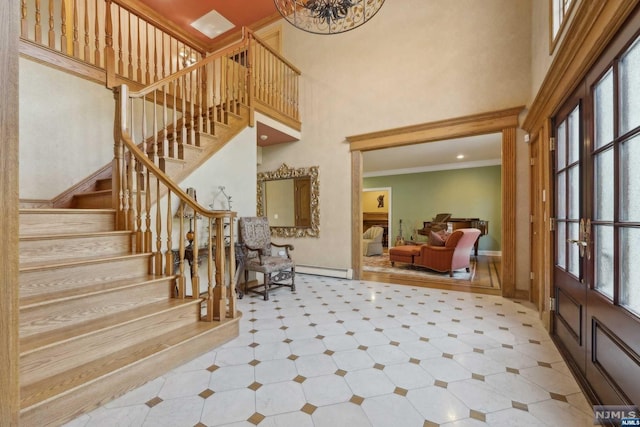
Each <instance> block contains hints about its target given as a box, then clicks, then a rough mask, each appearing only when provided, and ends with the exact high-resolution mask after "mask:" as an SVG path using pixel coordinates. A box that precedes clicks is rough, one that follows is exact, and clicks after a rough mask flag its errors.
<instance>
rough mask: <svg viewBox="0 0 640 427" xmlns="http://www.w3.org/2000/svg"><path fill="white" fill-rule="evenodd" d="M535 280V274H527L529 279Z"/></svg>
mask: <svg viewBox="0 0 640 427" xmlns="http://www.w3.org/2000/svg"><path fill="white" fill-rule="evenodd" d="M535 278H536V274H535V273H534V272H533V271H531V272H530V273H529V279H531V280H533V279H535Z"/></svg>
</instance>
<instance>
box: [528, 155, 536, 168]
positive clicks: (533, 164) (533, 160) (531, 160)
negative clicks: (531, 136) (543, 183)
mask: <svg viewBox="0 0 640 427" xmlns="http://www.w3.org/2000/svg"><path fill="white" fill-rule="evenodd" d="M529 164H530V165H531V166H535V164H536V159H535V158H533V157H532V158H531V159H530V160H529Z"/></svg>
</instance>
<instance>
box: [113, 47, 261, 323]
mask: <svg viewBox="0 0 640 427" xmlns="http://www.w3.org/2000/svg"><path fill="white" fill-rule="evenodd" d="M248 49H249V38H248V37H244V38H243V39H242V40H241V41H240V42H238V43H236V44H234V45H232V46H230V47H229V48H227V49H224V50H222V51H220V52H217V53H216V54H214V55H211V56H209V57H207V58H205V59H203V60H201V61H200V62H198V63H196V64H194V65H192V66H189V67H187V68H185V69H183V70H180V71H178V72H176V73H174V74H173V75H171V76H169V77H166V78H164V79H162V80H160V81H158V82H156V83H154V84H152V85H149V86H147V87H146V88H144V89H143V90H140V91H137V92H130V91H129V88H128V86H127V85H121V86H118V87H116V88H115V89H114V90H115V93H116V125H115V146H114V153H115V157H114V160H113V167H112V171H113V193H112V194H113V195H112V197H113V206H114V207H115V208H116V211H117V214H116V223H117V226H118V227H119V228H120V229H123V230H131V231H133V232H134V233H135V236H136V237H135V248H136V251H138V252H153V254H154V257H153V260H154V262H153V263H154V265H153V269H154V272H155V274H157V275H163V274H164V275H173V274H174V272H173V269H174V259H173V257H174V255H173V251H172V249H173V246H174V244H173V239H174V233H173V221H174V218H175V217H178V218H184V209H185V207H189V208H190V209H192V211H193V212H194V214H195V215H196V216H199V217H200V218H202V219H203V222H204V223H205V224H206V228H207V230H208V236H207V241H206V242H205V244H204V245H203V244H201V242H199V241H198V239H199V235H200V233H199V232H198V221H194V229H193V235H194V240H193V254H192V255H193V259H195V260H197V259H198V250H199V249H198V248H200V247H205V248H206V250H207V251H208V254H207V278H208V281H209V282H208V287H207V293H206V301H207V315H206V319H207V320H209V321H211V320H214V319H224V318H225V317H234V316H235V313H236V309H235V305H236V303H235V302H236V290H235V278H234V277H233V276H234V273H235V253H234V249H235V248H234V246H235V245H234V237H233V229H234V227H228V230H229V233H230V236H229V239H230V246H229V255H228V258H229V260H228V263H229V276H230V286H229V291H228V292H227V288H226V285H225V266H226V264H227V262H226V260H225V255H226V254H225V252H226V251H224V250H214V245H215V247H216V248H224V247H225V236H224V230H225V227H224V222H225V220H226V221H227V222H232V221H233V218H234V217H235V216H236V214H235V212H231V211H219V210H208V209H205V208H203V207H202V206H201V205H199V204H198V203H197V202H196V201H195V200H193V199H192V198H190V197H189V196H188V195H187V194H186V192H185V191H183V190H182V189H181V188H180V187H179V186H178V185H177V184H176V183H175V182H174V181H173V180H172V179H171V178H170V177H169V176H168V175H167V174H166V173H165V171H163V170H162V168H161V166H164V167H166V165H162V164H161V163H162V162H161V160H163V159H166V157H165V156H170V157H176V158H178V159H181V158H183V156H184V153H185V150H186V149H187V146H192V147H200V148H203V147H204V144H205V143H204V142H202V140H203V135H210V136H211V135H215V133H216V128H217V127H219V126H224V125H225V124H226V122H227V120H228V118H229V115H230V114H239V113H240V109H241V108H246V104H247V103H248V102H249V96H248V91H249V85H248V78H249V77H248V75H249V74H248V72H247V68H246V67H245V65H244V63H243V62H242V60H239V58H242V57H244V56H246V52H248ZM161 155H162V158H161ZM174 199H175V200H177V203H178V204H179V207H178V209H177V214H176V212H174V210H173V203H174ZM178 226H179V232H178V236H179V237H178V240H179V250H178V254H179V272H178V279H177V297H179V298H184V297H185V296H186V295H187V292H186V280H185V269H184V260H185V246H184V239H183V238H182V236H184V235H185V230H184V222H183V221H182V220H179V221H178ZM214 242H215V243H214ZM214 271H215V284H214V281H213V272H214ZM199 295H200V287H199V275H198V263H197V262H195V263H193V265H192V292H191V296H192V297H194V298H197V297H199Z"/></svg>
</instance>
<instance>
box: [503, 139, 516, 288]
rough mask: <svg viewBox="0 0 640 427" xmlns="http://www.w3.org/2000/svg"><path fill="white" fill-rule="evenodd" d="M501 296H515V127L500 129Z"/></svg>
mask: <svg viewBox="0 0 640 427" xmlns="http://www.w3.org/2000/svg"><path fill="white" fill-rule="evenodd" d="M501 247H502V296H504V297H507V298H513V297H515V296H516V259H515V258H516V128H515V127H510V128H506V129H503V130H502V243H501Z"/></svg>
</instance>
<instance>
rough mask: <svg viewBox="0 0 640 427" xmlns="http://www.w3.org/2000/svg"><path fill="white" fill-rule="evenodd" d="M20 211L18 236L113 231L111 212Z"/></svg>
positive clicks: (113, 220) (113, 216)
mask: <svg viewBox="0 0 640 427" xmlns="http://www.w3.org/2000/svg"><path fill="white" fill-rule="evenodd" d="M58 211H59V212H57V213H56V212H41V211H34V212H21V213H20V236H21V237H22V236H38V235H51V234H69V233H98V232H104V231H113V230H114V222H115V215H114V213H113V212H96V213H94V212H87V213H82V212H73V213H70V212H69V211H66V210H63V209H59V210H58Z"/></svg>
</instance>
